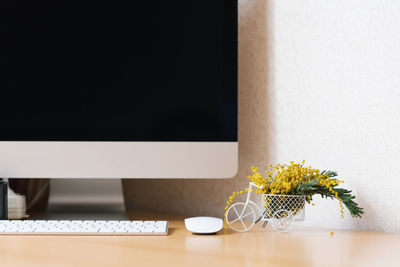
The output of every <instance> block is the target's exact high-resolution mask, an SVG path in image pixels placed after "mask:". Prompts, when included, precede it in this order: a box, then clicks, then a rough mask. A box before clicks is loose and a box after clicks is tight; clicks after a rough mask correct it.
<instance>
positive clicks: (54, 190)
mask: <svg viewBox="0 0 400 267" xmlns="http://www.w3.org/2000/svg"><path fill="white" fill-rule="evenodd" d="M50 188H51V189H50V198H49V205H48V208H47V211H46V213H44V214H43V215H42V216H41V218H42V219H58V220H61V219H64V220H127V219H128V217H127V216H126V214H125V207H124V199H123V192H122V182H121V179H52V180H51V182H50Z"/></svg>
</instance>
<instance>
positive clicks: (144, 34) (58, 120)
mask: <svg viewBox="0 0 400 267" xmlns="http://www.w3.org/2000/svg"><path fill="white" fill-rule="evenodd" d="M0 99H1V103H0V108H1V111H0V118H1V119H0V141H236V140H237V0H201V1H199V0H171V1H165V0H152V1H127V0H123V1H122V0H112V1H104V0H35V1H32V0H2V1H1V2H0Z"/></svg>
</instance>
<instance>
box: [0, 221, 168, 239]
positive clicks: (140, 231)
mask: <svg viewBox="0 0 400 267" xmlns="http://www.w3.org/2000/svg"><path fill="white" fill-rule="evenodd" d="M167 234H168V222H167V221H88V220H83V221H79V220H72V221H68V220H59V221H58V220H0V235H167Z"/></svg>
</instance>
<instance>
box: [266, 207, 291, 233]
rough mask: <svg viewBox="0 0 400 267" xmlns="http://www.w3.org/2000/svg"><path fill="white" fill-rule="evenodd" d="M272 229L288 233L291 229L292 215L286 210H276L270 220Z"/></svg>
mask: <svg viewBox="0 0 400 267" xmlns="http://www.w3.org/2000/svg"><path fill="white" fill-rule="evenodd" d="M271 225H272V228H274V230H275V231H277V232H288V231H290V229H292V213H291V212H290V211H288V210H278V211H277V212H275V213H274V215H273V218H272V224H271Z"/></svg>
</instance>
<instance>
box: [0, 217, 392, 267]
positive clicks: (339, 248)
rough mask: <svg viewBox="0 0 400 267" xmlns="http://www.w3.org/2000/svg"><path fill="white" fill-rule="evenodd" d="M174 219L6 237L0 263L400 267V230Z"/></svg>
mask: <svg viewBox="0 0 400 267" xmlns="http://www.w3.org/2000/svg"><path fill="white" fill-rule="evenodd" d="M130 216H131V217H132V218H133V217H135V218H136V219H137V218H141V219H155V218H157V219H169V220H170V223H171V224H170V233H169V235H168V236H165V237H159V236H154V237H148V236H147V237H143V236H136V237H119V236H111V237H110V236H104V237H102V236H87V237H85V236H63V237H59V236H0V259H1V264H0V266H2V267H3V266H4V267H8V266H13V267H18V266H30V267H33V266H41V267H42V266H77V267H80V266H85V267H87V266H363V267H365V266H399V262H400V253H398V246H399V245H400V235H397V234H387V233H376V232H365V231H345V230H337V231H335V232H334V234H333V236H331V235H330V230H329V229H322V228H311V227H294V228H293V230H292V231H291V232H289V233H276V232H272V231H271V230H270V229H267V230H266V231H260V229H256V230H254V231H252V232H247V233H235V232H231V231H221V232H220V233H218V234H217V235H211V236H201V235H192V234H190V233H189V232H187V231H186V229H185V228H184V224H183V218H180V217H174V218H171V217H170V216H152V215H147V216H145V215H137V214H130Z"/></svg>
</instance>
